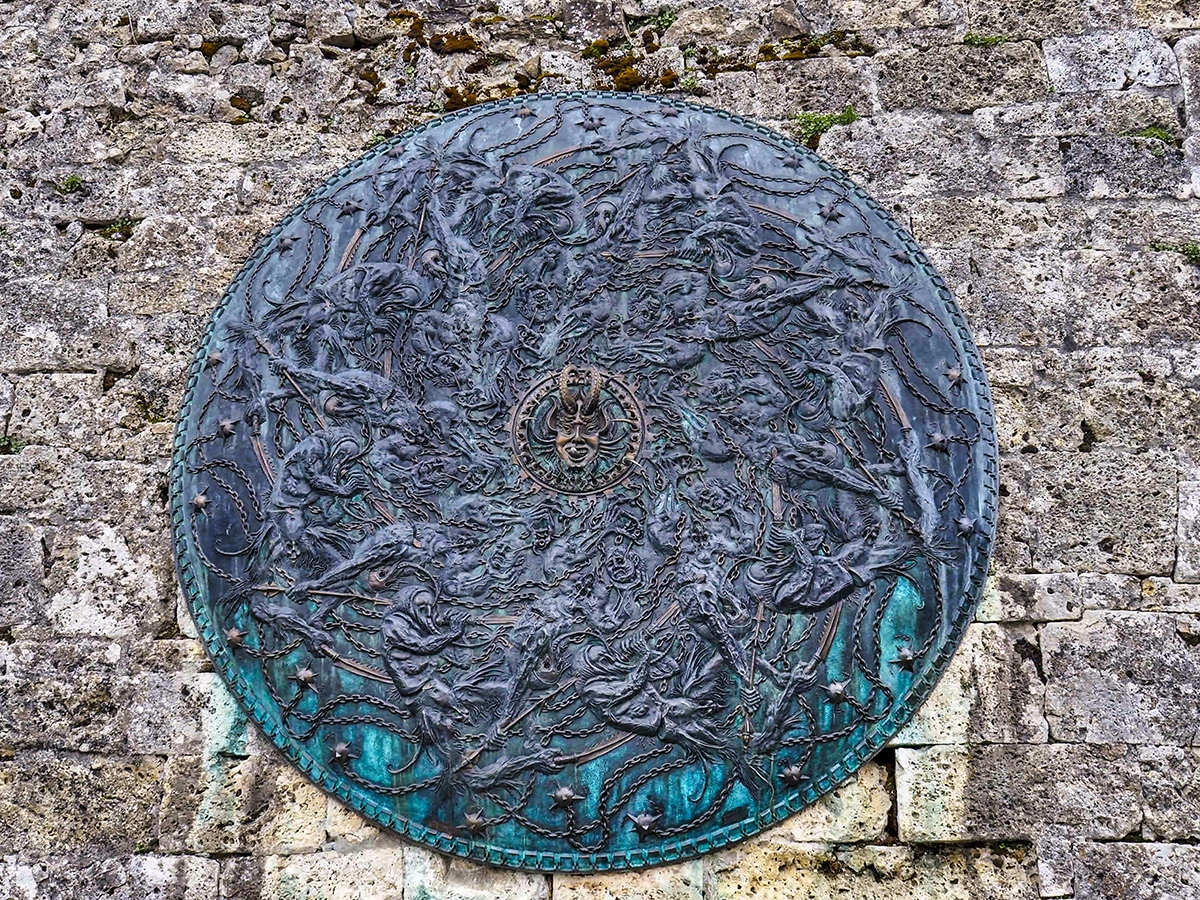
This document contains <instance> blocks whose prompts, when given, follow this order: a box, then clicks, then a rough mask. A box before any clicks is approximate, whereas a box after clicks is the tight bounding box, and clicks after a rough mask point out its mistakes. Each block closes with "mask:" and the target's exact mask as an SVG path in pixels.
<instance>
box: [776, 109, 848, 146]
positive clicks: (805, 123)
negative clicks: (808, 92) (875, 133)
mask: <svg viewBox="0 0 1200 900" xmlns="http://www.w3.org/2000/svg"><path fill="white" fill-rule="evenodd" d="M858 118H859V116H858V113H856V112H855V111H854V107H853V106H847V107H846V108H845V109H843V110H842V111H841V112H840V113H808V112H805V113H800V114H799V115H797V116H795V117H794V118H793V120H792V121H793V122H795V126H796V128H795V130H796V134H797V136H798V137H799V139H800V142H801V143H802V144H804V145H805V146H807V147H810V148H812V149H813V150H815V149H816V148H817V145H818V144H819V143H820V142H821V135H823V134H824V133H825V132H827V131H828V130H829V129H830V128H832V127H833V126H834V125H849V124H850V123H851V122H857V121H858Z"/></svg>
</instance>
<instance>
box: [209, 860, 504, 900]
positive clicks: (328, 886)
mask: <svg viewBox="0 0 1200 900" xmlns="http://www.w3.org/2000/svg"><path fill="white" fill-rule="evenodd" d="M404 886H405V879H404V851H403V850H402V849H401V848H400V847H387V848H372V849H368V850H360V851H358V852H355V853H338V852H325V853H299V854H295V855H290V856H267V857H259V858H248V857H243V858H237V857H234V858H232V859H230V860H229V861H228V862H227V863H226V864H225V865H224V866H223V867H222V870H221V897H222V900H358V898H362V897H370V898H371V900H403V898H404V895H405V890H404ZM409 896H410V897H411V896H417V897H421V896H423V895H421V894H412V893H410V894H409ZM496 896H504V895H503V894H502V893H497V895H496Z"/></svg>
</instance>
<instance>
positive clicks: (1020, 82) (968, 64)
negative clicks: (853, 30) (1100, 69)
mask: <svg viewBox="0 0 1200 900" xmlns="http://www.w3.org/2000/svg"><path fill="white" fill-rule="evenodd" d="M873 62H874V65H875V66H876V70H877V72H878V77H879V98H880V101H881V102H882V104H883V107H884V109H888V110H894V109H912V108H914V107H915V108H920V109H944V110H948V111H950V112H970V111H971V110H974V109H978V108H979V107H981V106H990V105H993V104H1000V103H1004V104H1007V103H1026V102H1029V101H1031V100H1038V99H1040V98H1042V97H1045V96H1047V95H1048V94H1049V93H1050V82H1049V81H1048V80H1047V78H1046V70H1045V66H1044V65H1043V63H1042V59H1041V54H1040V53H1039V52H1038V47H1037V45H1036V44H1034V43H1033V42H1031V41H1012V42H1006V43H1003V44H1000V45H999V46H996V47H966V46H961V45H960V46H951V47H935V48H933V49H931V50H926V51H923V52H922V51H916V52H914V51H899V52H889V53H880V54H878V55H877V56H875V57H874V60H873Z"/></svg>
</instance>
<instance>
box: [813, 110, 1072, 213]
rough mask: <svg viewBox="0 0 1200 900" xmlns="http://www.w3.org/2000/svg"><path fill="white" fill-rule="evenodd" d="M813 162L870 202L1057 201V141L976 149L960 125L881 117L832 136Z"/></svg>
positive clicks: (974, 137) (977, 141) (1020, 140)
mask: <svg viewBox="0 0 1200 900" xmlns="http://www.w3.org/2000/svg"><path fill="white" fill-rule="evenodd" d="M821 155H822V156H823V157H824V158H825V159H827V160H828V161H829V162H830V163H832V164H833V165H835V166H837V167H838V168H840V169H842V170H843V171H845V172H847V173H849V174H850V176H851V177H852V178H854V180H855V181H857V182H858V183H859V184H860V185H862V186H863V187H864V188H865V189H866V190H867V191H869V192H870V193H872V194H873V195H874V196H875V197H876V198H877V199H880V200H883V201H889V202H890V201H891V200H892V199H893V198H897V199H899V198H907V197H927V196H940V195H944V196H974V195H981V194H990V195H992V196H999V197H1003V198H1024V199H1032V198H1045V197H1055V196H1061V195H1062V193H1063V190H1064V184H1065V181H1064V175H1063V169H1062V159H1061V154H1060V153H1059V152H1058V147H1057V141H1055V140H1052V139H1050V138H1037V137H1033V138H1030V137H1023V136H1015V137H1011V138H1006V139H997V140H994V141H987V142H985V141H983V140H982V139H981V138H980V137H979V135H978V134H976V133H975V131H974V130H973V129H972V128H971V127H970V125H969V123H968V122H967V121H964V120H962V119H961V117H956V116H949V115H943V114H940V113H932V112H924V111H911V112H905V113H885V114H882V115H877V116H872V117H871V118H870V119H863V120H860V121H858V122H855V123H854V124H852V125H850V126H847V127H842V128H836V129H833V130H831V131H829V132H828V133H826V134H825V136H824V137H823V138H822V139H821Z"/></svg>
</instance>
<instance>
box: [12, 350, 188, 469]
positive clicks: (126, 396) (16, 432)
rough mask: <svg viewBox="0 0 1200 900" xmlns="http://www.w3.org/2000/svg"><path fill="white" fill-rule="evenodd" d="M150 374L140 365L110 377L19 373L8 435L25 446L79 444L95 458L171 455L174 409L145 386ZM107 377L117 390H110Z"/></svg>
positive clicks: (147, 460) (143, 459) (140, 457)
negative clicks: (127, 375)
mask: <svg viewBox="0 0 1200 900" xmlns="http://www.w3.org/2000/svg"><path fill="white" fill-rule="evenodd" d="M148 376H149V373H148V372H147V374H146V375H143V374H142V373H141V371H140V369H139V371H138V372H137V373H135V374H134V375H132V376H131V377H130V378H125V379H116V380H115V381H114V380H113V376H108V380H107V382H106V380H105V376H104V375H102V374H100V373H87V374H77V373H66V372H53V373H41V372H38V373H34V374H31V375H23V376H19V377H18V379H17V385H16V397H15V403H16V404H17V407H18V408H17V409H16V411H15V412H14V413H13V414H12V415H11V416H10V417H9V434H8V436H9V438H10V440H12V441H15V442H17V443H18V444H19V445H22V446H23V445H25V444H48V445H50V446H58V447H74V448H75V449H77V450H79V451H80V452H82V453H85V454H87V455H88V456H90V457H92V458H109V459H114V458H115V459H138V460H142V461H145V462H149V461H151V460H154V459H160V458H163V457H166V456H169V455H170V450H171V430H172V429H171V422H170V421H168V414H169V412H171V411H168V410H167V409H165V408H164V407H163V405H162V398H161V397H156V396H154V394H153V392H152V391H151V390H147V389H145V388H144V387H143V385H146V384H147V382H148V381H149V377H148ZM106 383H107V384H108V385H109V386H110V387H115V388H116V390H105V384H106ZM139 388H140V389H139Z"/></svg>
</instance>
